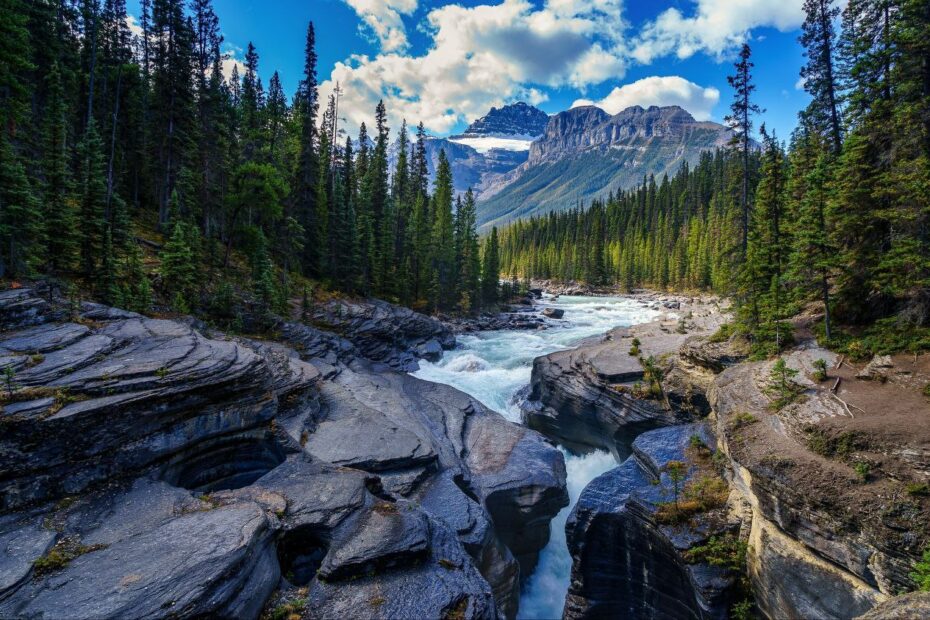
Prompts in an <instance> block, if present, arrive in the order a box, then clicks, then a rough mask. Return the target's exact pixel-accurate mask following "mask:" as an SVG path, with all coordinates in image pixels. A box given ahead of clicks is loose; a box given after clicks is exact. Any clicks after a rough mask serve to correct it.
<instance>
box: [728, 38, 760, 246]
mask: <svg viewBox="0 0 930 620" xmlns="http://www.w3.org/2000/svg"><path fill="white" fill-rule="evenodd" d="M751 56H752V50H751V49H750V47H749V44H748V43H744V44H743V47H742V49H741V50H740V54H739V60H738V61H737V62H736V64H735V65H734V67H735V68H736V73H735V74H734V75H731V76H728V77H727V81H728V82H729V83H730V86H731V87H732V88H733V91H734V96H733V103H732V104H730V114H729V115H728V116H727V117H726V121H727V123H728V124H729V125H730V128H731V129H732V130H733V132H734V134H733V139H732V141H731V145H732V146H734V147H735V148H737V149H738V150H739V152H740V153H741V155H742V170H741V173H742V184H741V192H740V206H741V210H742V215H741V220H742V227H741V228H742V237H741V248H742V256H743V257H745V256H746V248H747V245H748V243H749V187H750V183H751V180H750V175H751V171H750V168H749V162H750V157H749V155H750V149H751V148H752V147H751V141H752V126H753V123H752V117H753V116H754V115H756V114H761V113H762V109H761V108H760V107H759V106H758V105H757V104H755V103H753V101H752V93H753V92H755V90H756V85H755V84H754V83H753V81H752V68H753V66H754V65H753V63H752V61H751V60H750V57H751Z"/></svg>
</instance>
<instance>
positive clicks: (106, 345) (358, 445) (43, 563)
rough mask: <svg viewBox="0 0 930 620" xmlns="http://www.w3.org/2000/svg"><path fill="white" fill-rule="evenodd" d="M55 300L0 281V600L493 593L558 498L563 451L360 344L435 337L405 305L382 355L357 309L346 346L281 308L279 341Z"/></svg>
mask: <svg viewBox="0 0 930 620" xmlns="http://www.w3.org/2000/svg"><path fill="white" fill-rule="evenodd" d="M382 310H383V311H384V312H386V313H387V314H388V315H390V316H387V318H385V319H384V321H388V322H390V321H394V320H395V318H396V317H393V314H392V313H390V312H388V311H387V310H384V309H383V308H382ZM69 314H70V312H69V311H66V309H65V308H64V306H61V305H58V304H56V303H50V302H47V301H45V300H43V299H42V298H40V297H38V296H36V295H34V294H33V293H32V292H31V291H29V290H19V291H11V292H6V293H2V294H0V325H2V326H3V328H4V331H3V332H2V333H0V357H2V359H3V363H4V365H5V366H9V367H11V368H12V369H13V370H14V375H13V379H12V380H11V381H9V382H7V383H6V384H5V386H4V392H5V394H4V398H3V402H2V405H3V408H2V410H0V427H2V429H3V432H2V433H0V457H2V463H3V466H2V468H0V469H2V471H0V500H2V512H0V550H2V553H0V616H3V617H37V616H44V617H55V618H59V617H81V618H88V617H94V618H117V617H143V616H144V617H168V616H171V617H175V616H200V615H204V616H206V615H211V616H222V617H240V618H254V617H257V616H258V615H259V614H260V612H261V611H262V609H263V608H265V607H266V605H267V607H269V608H275V607H279V608H280V609H282V610H284V611H285V612H287V613H294V614H297V615H300V616H303V617H314V618H315V617H348V616H359V615H363V616H366V617H373V618H377V617H385V618H387V617H391V618H393V617H446V616H454V617H461V618H495V617H497V616H498V615H499V614H503V615H506V616H513V615H514V614H515V612H516V603H517V600H518V594H519V581H520V575H521V569H522V570H524V571H528V570H530V569H531V568H532V566H533V565H534V563H535V560H536V555H537V554H538V552H539V550H540V549H541V548H542V546H544V545H545V543H546V541H547V539H548V523H549V520H550V519H551V518H552V516H554V515H555V514H556V513H557V512H558V511H559V510H560V509H561V507H562V506H564V505H565V504H566V503H567V501H568V500H567V496H566V493H565V470H564V464H563V462H562V456H561V454H560V453H559V452H558V451H557V450H556V449H554V448H553V447H552V446H551V445H549V444H548V443H546V442H545V441H544V440H543V439H542V438H541V437H540V436H538V435H537V434H536V433H534V432H532V431H529V430H527V429H524V428H522V427H519V426H517V425H514V424H511V423H509V422H507V421H506V420H504V419H503V418H502V417H500V416H499V415H497V414H495V413H493V412H491V411H489V410H487V409H486V408H484V407H483V406H482V405H481V404H480V403H477V402H476V401H474V400H473V399H471V398H469V397H467V396H466V395H464V394H462V393H460V392H458V391H456V390H454V389H452V388H449V387H446V386H441V385H435V384H430V383H427V382H424V381H420V380H417V379H414V378H413V377H410V376H409V375H406V374H401V373H396V372H393V371H391V370H389V369H388V368H386V366H384V365H383V364H379V365H378V366H377V367H373V366H372V362H370V361H368V360H367V359H365V358H364V357H363V356H361V355H359V350H368V351H373V352H375V353H378V354H380V353H383V354H384V356H385V357H384V358H383V359H382V361H390V360H392V359H398V360H400V361H403V360H405V359H407V358H406V355H407V347H410V346H413V347H416V346H418V345H417V344H416V343H418V342H420V341H421V340H423V341H425V342H430V341H432V340H434V339H435V341H436V343H437V345H438V346H440V348H441V346H442V341H441V336H442V334H441V333H436V332H435V331H434V328H435V325H432V324H431V323H430V322H429V321H427V320H425V318H424V317H417V316H409V317H407V319H406V320H405V321H402V323H403V325H404V326H405V327H403V328H402V330H401V331H400V332H398V333H397V334H395V340H394V344H395V345H397V344H399V343H401V342H404V343H406V344H405V345H404V346H401V348H400V352H401V353H402V355H400V357H397V349H395V348H386V347H385V346H384V343H383V342H382V341H381V337H380V336H379V335H378V334H381V332H382V330H381V328H377V326H375V325H369V327H370V328H371V329H369V330H365V333H364V334H358V333H356V332H357V330H355V328H354V327H347V328H346V330H345V332H344V335H346V336H351V337H353V338H354V339H355V341H356V343H357V345H353V344H351V343H350V342H348V341H347V340H344V339H342V338H340V337H339V336H335V335H333V334H331V333H327V332H322V331H320V330H318V329H316V328H313V327H308V326H305V325H297V324H286V325H283V326H281V330H280V331H281V334H282V336H283V337H284V338H286V339H287V340H288V341H289V342H291V343H293V344H294V346H295V347H297V348H298V349H299V350H300V351H301V354H300V355H298V354H297V353H296V352H295V350H293V349H290V348H288V347H287V346H284V345H281V344H278V343H271V342H259V341H254V340H247V339H237V338H228V337H225V336H223V335H222V334H209V333H204V332H203V331H200V330H198V329H194V328H192V327H191V326H189V325H187V324H184V323H179V322H174V321H167V320H155V319H148V318H145V317H141V316H139V315H135V314H132V313H125V312H121V311H117V310H113V309H109V308H105V307H102V306H95V305H92V304H85V305H84V307H83V308H82V309H81V311H80V312H79V313H78V314H77V315H76V316H73V317H69V316H68V315H69ZM369 320H372V319H371V317H369ZM380 322H381V321H380V319H377V318H376V319H375V323H378V324H380ZM404 330H406V331H404ZM407 332H409V333H407ZM429 348H431V347H429ZM440 350H441V349H440ZM301 358H304V359H301ZM269 600H270V602H269Z"/></svg>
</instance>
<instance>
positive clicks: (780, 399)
mask: <svg viewBox="0 0 930 620" xmlns="http://www.w3.org/2000/svg"><path fill="white" fill-rule="evenodd" d="M797 374H798V371H797V370H795V369H794V368H791V367H789V366H788V364H787V363H786V362H785V359H784V358H782V357H780V358H778V361H776V362H775V365H774V366H772V371H771V373H769V383H768V385H767V386H766V387H765V388H763V391H764V392H765V393H766V394H767V395H768V396H769V398H771V399H772V409H774V410H775V411H779V410H781V409H783V408H784V407H786V406H788V405H790V404H791V403H792V402H794V400H795V399H796V398H797V397H798V395H800V393H801V386H800V385H798V384H797V383H795V381H794V378H795V377H796V376H797Z"/></svg>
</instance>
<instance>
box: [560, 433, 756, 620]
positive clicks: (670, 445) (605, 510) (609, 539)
mask: <svg viewBox="0 0 930 620" xmlns="http://www.w3.org/2000/svg"><path fill="white" fill-rule="evenodd" d="M695 436H697V437H700V438H701V440H702V441H703V442H704V443H705V444H707V445H713V444H714V439H713V436H712V435H711V434H710V432H709V430H708V428H707V426H706V425H704V424H693V425H684V426H675V427H670V428H664V429H659V430H654V431H650V432H647V433H644V434H642V435H640V436H639V437H638V438H637V439H636V441H635V442H634V443H633V456H631V457H630V458H629V459H627V460H626V461H624V462H623V464H621V465H620V466H619V467H617V468H615V469H613V470H611V471H609V472H607V473H605V474H602V475H601V476H599V477H598V478H595V479H594V480H593V481H592V482H591V483H590V484H589V485H588V486H587V487H586V488H585V490H584V491H583V492H582V494H581V497H580V498H579V499H578V503H577V504H575V507H574V508H573V509H572V513H571V515H570V516H569V519H568V522H567V523H566V526H565V531H566V536H567V539H568V547H569V551H570V552H571V555H572V572H571V585H570V587H569V592H568V596H567V597H566V601H565V612H564V615H563V617H564V618H567V619H577V618H694V619H703V618H726V617H728V615H727V610H728V606H729V603H730V595H731V590H732V588H733V586H734V584H735V582H736V577H737V575H736V574H735V573H734V572H733V571H732V570H729V569H727V568H725V567H720V566H712V565H710V564H708V563H706V562H704V561H702V560H700V559H695V558H692V557H689V556H688V551H689V550H690V549H692V548H694V547H695V546H697V545H700V544H703V543H704V542H706V541H707V540H708V539H709V538H711V537H718V538H723V537H726V536H728V535H729V536H733V534H732V533H731V532H732V531H733V530H735V529H736V528H738V525H739V523H738V522H733V521H731V520H730V519H729V518H728V517H727V515H726V510H725V508H724V507H722V506H720V507H716V508H712V509H708V510H707V511H705V512H702V513H698V514H696V515H694V516H692V517H691V518H690V519H689V520H688V521H686V522H684V523H682V524H674V523H671V524H666V523H664V522H663V521H662V520H661V519H659V518H658V512H659V507H660V506H663V505H664V506H665V507H666V508H668V506H669V505H670V502H672V501H673V492H672V488H673V483H672V482H671V480H669V477H668V474H667V473H665V472H664V468H665V465H666V464H668V463H669V462H670V461H679V462H687V463H688V474H687V476H686V478H685V479H684V480H682V481H681V485H682V486H683V487H685V486H687V485H688V483H689V480H690V478H691V477H692V476H696V475H697V468H696V467H695V466H694V465H693V464H691V463H690V462H689V457H688V449H689V446H690V445H691V442H692V437H695ZM702 458H706V459H709V458H710V457H709V454H707V455H704V456H703V457H702ZM720 484H722V485H723V486H724V488H725V484H723V482H722V481H721V483H720Z"/></svg>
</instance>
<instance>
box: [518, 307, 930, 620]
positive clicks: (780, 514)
mask: <svg viewBox="0 0 930 620" xmlns="http://www.w3.org/2000/svg"><path fill="white" fill-rule="evenodd" d="M695 316H696V314H695ZM662 325H663V322H662V321H659V322H657V323H656V324H654V326H652V327H650V325H648V324H647V325H641V326H636V327H635V328H633V329H632V330H631V331H630V332H625V331H617V332H614V333H613V334H611V336H610V337H608V338H607V339H604V340H602V341H598V342H594V343H589V344H585V345H582V346H581V347H579V348H578V349H576V350H573V351H563V352H559V353H556V354H553V355H550V356H547V357H546V358H541V359H539V360H537V363H536V367H535V368H534V379H533V381H534V384H533V385H534V388H533V397H535V398H536V399H537V400H535V401H530V403H529V406H528V407H527V410H526V411H525V412H524V415H525V416H526V418H527V423H528V424H532V425H534V426H535V427H536V428H539V429H540V430H541V431H543V432H544V433H547V434H550V436H552V437H553V438H554V439H555V440H557V441H559V442H562V443H564V444H565V445H567V446H569V447H576V449H580V450H584V449H592V448H601V449H608V450H612V451H613V452H614V453H615V454H617V455H623V454H624V452H623V449H622V446H629V445H630V442H632V448H631V456H630V458H628V459H627V460H626V461H624V462H623V463H622V464H621V465H620V466H619V467H618V468H616V469H614V470H613V471H611V472H608V473H607V474H604V475H603V476H601V477H599V478H597V479H596V480H594V481H593V482H592V483H591V484H590V485H589V486H588V487H587V488H586V489H585V491H584V492H583V493H582V496H581V498H580V499H579V502H578V504H577V505H576V507H575V509H574V511H573V513H572V516H571V518H570V520H569V523H568V526H567V528H566V531H567V534H568V540H569V546H570V550H571V553H572V557H573V567H572V581H571V587H570V591H569V596H568V599H567V602H566V607H565V614H566V617H570V618H595V617H605V616H608V617H610V616H630V617H647V618H651V617H656V618H658V617H691V618H703V617H717V616H721V617H722V616H724V615H725V614H726V610H727V608H728V606H729V605H730V604H732V603H733V602H735V600H734V599H733V598H732V595H733V590H732V589H729V587H728V586H727V585H726V584H725V583H724V582H723V581H719V580H718V579H717V578H718V577H720V576H719V575H718V576H715V577H713V578H711V579H710V581H709V582H705V581H702V576H703V577H707V575H708V574H707V573H706V572H705V571H704V569H703V568H702V567H701V566H700V558H699V557H698V558H696V557H695V555H694V553H695V551H696V549H700V548H701V547H702V545H704V543H703V542H702V540H703V541H706V540H707V537H708V536H716V537H717V540H718V541H719V540H722V539H726V540H729V541H732V542H733V544H735V545H736V544H738V545H739V546H740V547H741V548H744V549H745V552H746V555H745V563H744V564H743V566H744V569H745V575H746V577H745V579H746V581H745V585H742V584H743V583H744V582H743V581H740V582H739V584H741V585H740V586H739V587H740V588H741V589H751V591H752V593H753V594H754V600H755V604H756V605H757V611H758V613H759V614H761V615H762V616H763V617H767V618H772V619H780V618H811V619H837V620H838V619H845V618H852V617H857V616H860V615H863V614H865V616H864V617H870V618H871V617H874V618H910V617H922V615H921V610H923V609H924V607H925V606H926V597H921V596H917V595H915V596H911V597H904V598H903V599H902V600H897V599H891V598H890V597H892V596H893V595H895V594H897V593H899V592H904V591H908V590H909V589H912V588H913V587H914V584H913V582H912V580H911V578H910V576H909V575H910V572H911V571H912V570H913V566H914V563H915V562H916V561H917V560H918V559H919V558H920V555H921V553H922V551H923V549H924V548H925V547H926V545H927V543H928V541H930V529H928V528H930V526H928V524H930V499H928V498H927V494H926V488H927V486H926V485H927V484H928V483H930V448H928V447H930V425H928V424H927V421H928V418H927V413H928V411H930V409H928V407H927V400H926V397H925V396H923V395H922V394H921V390H922V389H923V386H925V385H926V384H927V382H928V381H930V361H928V360H926V359H923V358H915V357H913V356H899V357H897V358H893V359H885V358H881V359H876V360H873V361H872V362H870V363H868V364H866V363H865V362H859V363H855V364H853V363H850V362H849V361H848V360H843V359H839V358H838V357H837V356H836V355H834V354H832V353H830V352H829V351H826V350H823V349H820V348H818V347H817V345H816V343H814V342H813V341H811V340H810V339H807V338H804V337H803V335H802V336H801V337H800V338H799V341H798V343H797V344H796V345H795V347H794V348H793V349H791V350H790V351H788V352H786V353H785V354H784V355H783V357H784V359H785V360H786V361H787V364H788V366H789V368H793V369H795V370H797V371H798V375H797V377H796V378H795V379H794V381H796V382H797V388H795V391H794V392H793V394H794V395H793V397H792V398H791V399H790V402H788V403H787V404H785V405H784V406H783V407H781V408H778V409H776V408H775V407H774V406H773V404H772V403H773V399H774V398H775V397H774V396H773V392H772V391H771V384H772V379H771V370H772V366H773V364H774V361H768V362H745V361H743V356H742V354H741V349H742V345H740V343H739V342H738V341H736V340H731V341H727V342H709V341H708V340H707V339H706V336H702V335H697V336H682V337H681V339H680V340H677V342H676V341H672V340H669V335H670V333H676V332H677V330H673V329H665V330H663V329H662ZM672 325H673V324H671V323H670V322H667V323H666V327H667V328H671V327H672ZM805 332H806V329H805V326H804V325H800V326H799V333H801V334H803V333H805ZM633 334H636V336H637V337H638V338H639V340H640V341H641V344H640V349H641V353H642V354H643V355H649V354H653V355H656V356H657V357H659V358H660V359H661V358H663V356H664V359H665V362H664V365H663V369H665V372H664V377H663V380H662V387H663V391H664V394H665V396H666V397H667V402H665V403H660V402H658V401H657V400H656V399H655V398H654V397H646V399H645V400H643V396H642V395H637V394H636V393H634V392H631V391H626V390H618V389H617V387H618V386H620V387H624V386H626V387H627V388H628V387H629V384H630V382H635V381H643V380H644V377H643V375H642V369H639V370H637V368H636V367H635V365H634V364H632V362H631V361H630V356H629V355H628V351H627V349H628V348H629V346H630V343H631V336H632V335H633ZM670 342H676V344H677V350H675V351H670V350H669V346H670V345H669V343H670ZM663 343H664V344H663ZM820 359H822V360H824V361H825V363H826V365H827V368H828V375H829V379H828V380H826V381H823V382H818V381H816V380H815V379H814V377H815V365H814V364H815V362H816V361H817V360H820ZM663 404H664V405H665V406H664V407H663V406H662V405H663ZM634 415H638V416H639V419H638V420H636V421H635V422H634V420H633V416H634ZM702 415H708V423H709V424H711V425H712V426H713V434H714V436H715V441H716V447H717V450H718V454H717V455H716V456H715V457H714V458H713V459H712V461H713V463H714V466H715V471H716V472H717V473H718V474H719V475H721V476H723V477H724V478H725V479H726V480H727V484H726V485H725V486H724V488H725V489H726V488H728V489H729V497H728V498H727V500H726V502H725V504H726V505H725V507H722V506H719V505H718V506H717V508H715V509H713V510H710V511H708V512H704V511H698V512H697V513H696V514H694V515H693V516H691V517H689V518H688V519H687V520H685V521H682V522H678V523H677V524H674V525H673V524H670V523H669V522H668V521H667V519H663V518H661V514H662V511H663V510H667V504H668V502H669V497H668V493H667V489H668V478H667V477H666V473H667V472H663V465H665V464H667V463H668V462H669V461H670V460H682V461H684V462H686V463H692V462H693V461H694V459H693V458H691V457H690V456H689V455H688V454H687V448H686V447H684V445H685V438H689V437H690V436H691V435H693V434H695V430H694V429H695V428H699V425H698V427H695V426H688V425H686V426H681V425H680V420H682V419H687V418H689V417H692V416H702ZM643 426H645V427H646V428H647V429H648V428H649V427H650V426H651V427H653V428H654V427H656V426H663V427H664V428H659V429H656V430H647V431H646V432H643ZM705 430H706V429H705ZM705 430H701V431H700V432H701V433H704V432H705ZM702 437H703V435H702ZM618 440H619V441H618ZM709 441H713V440H709ZM577 446H580V448H578V447H577ZM676 446H678V447H677V448H676ZM676 450H677V451H676ZM689 475H690V476H691V480H694V474H693V473H691V470H690V469H689ZM682 484H683V485H684V487H687V486H688V485H689V484H691V483H690V482H689V481H684V482H683V483H682ZM715 484H716V483H715ZM719 484H723V483H722V482H720V483H719ZM706 486H707V485H706V484H704V485H702V486H701V487H700V488H703V487H706ZM662 489H665V490H666V493H665V495H664V496H663V493H662ZM663 503H664V504H665V505H666V508H665V509H663V508H662V505H663ZM714 510H718V511H721V512H718V513H716V514H717V515H718V517H717V518H712V517H711V518H709V517H708V515H713V514H714ZM666 516H667V514H666ZM702 536H703V538H702ZM737 541H738V542H737ZM695 545H697V547H696V546H695ZM657 584H660V585H657ZM660 586H661V587H660ZM742 597H743V594H742V593H741V594H740V597H739V598H740V599H742ZM886 600H887V601H888V602H887V603H885V604H882V603H883V601H886ZM873 609H874V611H870V610H873Z"/></svg>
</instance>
